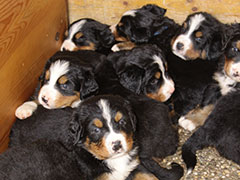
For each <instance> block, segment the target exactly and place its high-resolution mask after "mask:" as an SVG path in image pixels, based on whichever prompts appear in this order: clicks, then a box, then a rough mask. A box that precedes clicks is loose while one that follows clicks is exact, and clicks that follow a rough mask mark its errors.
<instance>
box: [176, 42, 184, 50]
mask: <svg viewBox="0 0 240 180" xmlns="http://www.w3.org/2000/svg"><path fill="white" fill-rule="evenodd" d="M176 48H177V50H179V51H181V50H183V48H184V44H183V43H181V42H177V44H176Z"/></svg>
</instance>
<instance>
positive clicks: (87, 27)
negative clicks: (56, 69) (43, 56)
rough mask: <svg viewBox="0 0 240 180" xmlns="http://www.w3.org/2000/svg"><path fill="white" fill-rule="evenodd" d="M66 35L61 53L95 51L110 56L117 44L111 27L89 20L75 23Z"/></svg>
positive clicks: (84, 19) (83, 19)
mask: <svg viewBox="0 0 240 180" xmlns="http://www.w3.org/2000/svg"><path fill="white" fill-rule="evenodd" d="M65 34H66V38H65V40H64V42H63V44H62V46H61V51H64V50H67V51H77V50H93V51H97V52H100V53H103V54H108V53H109V52H111V47H112V46H113V44H114V43H115V38H114V36H113V34H112V32H111V30H110V29H109V25H107V24H103V23H100V22H98V21H96V20H94V19H89V18H82V19H79V20H77V21H75V22H73V23H72V24H70V26H69V28H68V30H67V31H66V33H65Z"/></svg>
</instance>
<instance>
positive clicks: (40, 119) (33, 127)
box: [0, 106, 109, 180]
mask: <svg viewBox="0 0 240 180" xmlns="http://www.w3.org/2000/svg"><path fill="white" fill-rule="evenodd" d="M73 110H74V108H71V107H66V108H62V109H46V108H44V107H43V106H39V107H38V108H37V110H36V112H35V113H34V114H33V115H32V116H31V117H29V118H27V119H26V120H24V121H21V120H17V121H16V122H15V123H14V125H13V127H12V129H11V134H10V144H9V148H8V149H7V151H6V152H5V153H3V154H1V155H0V166H1V170H0V177H1V178H0V179H12V180H15V179H26V178H27V179H29V178H30V179H36V180H39V179H69V180H73V179H79V178H80V179H81V180H93V179H95V178H96V177H97V176H99V175H100V174H102V173H103V172H108V171H109V169H108V168H107V167H106V166H105V165H103V164H102V163H101V162H100V161H99V160H97V159H96V158H94V157H93V156H92V155H91V154H89V152H87V151H86V150H84V149H80V148H76V147H75V145H74V143H73V138H72V133H71V129H69V128H70V122H71V117H72V114H73ZM6 177H7V178H6Z"/></svg>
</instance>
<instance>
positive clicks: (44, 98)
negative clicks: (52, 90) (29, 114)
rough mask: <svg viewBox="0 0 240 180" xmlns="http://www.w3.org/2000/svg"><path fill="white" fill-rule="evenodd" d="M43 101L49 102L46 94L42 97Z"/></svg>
mask: <svg viewBox="0 0 240 180" xmlns="http://www.w3.org/2000/svg"><path fill="white" fill-rule="evenodd" d="M42 101H43V102H44V103H46V104H47V103H48V99H47V98H46V97H45V96H43V97H42Z"/></svg>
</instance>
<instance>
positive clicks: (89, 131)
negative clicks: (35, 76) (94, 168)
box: [71, 95, 179, 180]
mask: <svg viewBox="0 0 240 180" xmlns="http://www.w3.org/2000/svg"><path fill="white" fill-rule="evenodd" d="M137 123H139V122H138V120H137V119H136V116H135V114H134V111H133V109H132V107H131V103H129V101H127V100H126V99H124V98H122V97H120V96H116V95H115V96H114V95H102V96H95V97H92V98H89V99H87V100H85V101H83V102H82V103H81V105H80V106H79V107H78V108H77V109H76V111H75V114H74V115H73V121H72V122H71V124H72V134H73V137H75V143H76V144H77V146H79V147H81V148H84V149H86V150H87V151H88V152H90V153H91V154H93V156H94V157H95V158H97V159H99V160H101V161H102V163H103V164H105V165H106V166H107V167H108V168H109V169H110V172H106V173H103V174H102V175H100V176H99V177H98V178H97V179H98V180H102V179H103V180H125V179H127V180H133V179H139V178H140V177H145V178H147V179H152V180H156V179H157V178H156V177H155V176H154V175H153V174H152V173H151V172H148V171H147V169H145V168H144V166H143V165H140V164H141V159H140V158H139V155H138V152H139V149H140V148H139V147H138V140H137V133H136V131H137ZM152 168H154V166H153V167H152ZM132 171H133V173H134V174H131V172H132ZM165 171H166V174H162V179H176V178H177V179H179V177H176V176H174V175H173V174H172V175H169V172H168V170H165ZM162 173H163V171H162ZM129 175H130V176H129Z"/></svg>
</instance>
